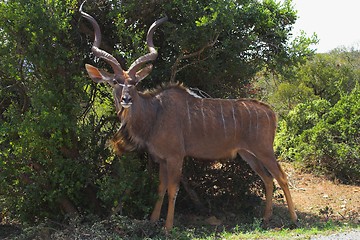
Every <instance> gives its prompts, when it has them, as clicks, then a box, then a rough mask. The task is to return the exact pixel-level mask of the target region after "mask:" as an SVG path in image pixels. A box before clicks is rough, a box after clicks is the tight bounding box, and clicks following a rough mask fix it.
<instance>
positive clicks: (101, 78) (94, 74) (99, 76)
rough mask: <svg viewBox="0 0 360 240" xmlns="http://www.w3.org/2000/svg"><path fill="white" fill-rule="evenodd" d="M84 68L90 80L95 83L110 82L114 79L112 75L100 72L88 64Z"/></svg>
mask: <svg viewBox="0 0 360 240" xmlns="http://www.w3.org/2000/svg"><path fill="white" fill-rule="evenodd" d="M85 68H86V71H87V72H88V74H89V76H90V78H91V79H92V80H93V81H94V82H96V83H101V82H107V81H111V80H112V79H113V78H114V76H113V74H111V73H108V72H105V71H104V70H100V69H98V68H96V67H94V66H92V65H90V64H85Z"/></svg>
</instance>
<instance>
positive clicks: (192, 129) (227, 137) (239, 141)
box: [148, 86, 276, 160]
mask: <svg viewBox="0 0 360 240" xmlns="http://www.w3.org/2000/svg"><path fill="white" fill-rule="evenodd" d="M154 98H155V99H157V101H158V104H159V105H160V106H159V109H161V110H158V113H157V115H156V116H155V117H156V121H153V122H154V125H152V126H149V127H151V128H152V129H153V131H152V136H150V137H149V139H148V141H149V142H148V145H150V146H152V147H151V148H156V149H158V148H159V150H158V151H161V152H164V153H162V154H161V155H166V153H165V152H167V151H173V153H171V154H179V155H183V156H191V157H195V158H199V159H212V160H214V159H229V158H234V157H235V156H236V155H237V153H238V152H239V150H240V149H247V150H248V151H251V152H255V151H257V150H258V149H259V148H261V149H267V150H269V151H272V149H273V140H274V135H275V130H276V116H275V113H274V112H273V111H272V110H271V109H270V108H269V107H268V106H267V105H266V104H264V103H261V102H258V101H256V100H250V99H238V100H235V99H234V100H233V99H231V100H230V99H213V98H200V97H197V96H196V95H195V94H194V93H192V92H191V91H190V90H188V89H186V88H184V87H181V86H173V87H171V88H168V89H166V90H164V91H162V92H159V93H158V94H156V95H155V96H154ZM153 141H154V142H155V143H152V142H153ZM153 145H155V146H153ZM161 146H164V147H163V148H162V147H161ZM172 146H174V147H172ZM168 154H170V153H168Z"/></svg>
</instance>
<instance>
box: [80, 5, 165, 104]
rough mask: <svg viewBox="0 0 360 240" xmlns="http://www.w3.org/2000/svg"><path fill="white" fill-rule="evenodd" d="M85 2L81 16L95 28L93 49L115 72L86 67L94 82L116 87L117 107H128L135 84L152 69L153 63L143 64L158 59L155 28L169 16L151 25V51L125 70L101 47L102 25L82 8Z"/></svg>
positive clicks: (88, 65)
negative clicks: (154, 38)
mask: <svg viewBox="0 0 360 240" xmlns="http://www.w3.org/2000/svg"><path fill="white" fill-rule="evenodd" d="M85 2H86V1H84V2H83V3H82V4H81V6H80V9H79V11H80V13H81V16H83V17H84V18H86V19H87V20H88V21H89V22H90V23H91V24H92V26H93V28H94V32H95V38H94V43H93V46H92V48H91V50H92V52H93V53H94V55H95V56H96V57H98V58H102V59H104V60H105V61H106V62H107V63H109V64H110V65H111V67H112V69H113V71H114V73H109V72H107V71H105V70H102V69H98V68H96V67H94V66H92V65H90V64H85V68H86V70H87V72H88V74H89V76H90V77H91V79H92V80H93V81H94V82H96V83H101V82H103V83H107V84H109V85H110V86H111V87H112V88H113V89H114V97H115V105H116V106H117V108H118V107H120V106H119V103H120V104H121V106H122V107H123V108H128V107H130V106H131V104H132V96H133V94H136V89H135V86H136V85H137V84H138V83H139V82H140V81H141V80H142V79H144V78H145V77H146V76H147V75H149V73H150V72H151V70H152V64H147V65H146V66H145V67H143V65H144V64H145V63H148V62H149V61H153V60H155V59H156V57H157V55H158V53H157V51H156V49H155V47H154V44H153V35H154V32H155V29H156V28H157V27H158V26H159V25H160V24H162V23H163V22H165V21H167V17H164V18H161V19H159V20H157V21H155V22H154V23H153V24H152V25H151V26H150V28H149V30H148V32H147V37H146V42H147V46H148V49H149V53H148V54H145V55H143V56H141V57H139V58H138V59H136V60H135V61H134V62H133V63H132V64H131V65H130V67H129V69H128V70H127V71H125V70H123V69H122V68H121V66H120V64H119V62H118V61H117V60H116V58H115V57H113V56H112V55H111V54H109V53H107V52H106V51H104V50H101V49H100V48H99V47H100V43H101V31H100V27H99V24H98V23H97V22H96V20H95V19H94V18H93V17H92V16H90V15H89V14H87V13H85V12H84V11H83V10H82V8H83V5H84V3H85ZM119 110H120V109H117V111H119Z"/></svg>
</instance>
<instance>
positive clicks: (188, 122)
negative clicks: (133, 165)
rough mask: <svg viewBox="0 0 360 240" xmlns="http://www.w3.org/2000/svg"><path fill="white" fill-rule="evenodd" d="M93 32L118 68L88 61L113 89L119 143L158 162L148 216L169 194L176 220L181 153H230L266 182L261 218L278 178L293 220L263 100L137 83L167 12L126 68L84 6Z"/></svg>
mask: <svg viewBox="0 0 360 240" xmlns="http://www.w3.org/2000/svg"><path fill="white" fill-rule="evenodd" d="M80 12H81V14H82V16H83V17H84V18H86V19H87V20H89V21H90V22H91V24H92V25H93V28H94V31H95V40H94V43H93V46H92V51H93V53H94V55H95V56H97V57H99V58H102V59H104V60H105V61H106V62H108V63H109V64H110V65H111V66H112V68H113V71H114V73H113V74H111V73H108V72H105V71H104V70H99V69H98V68H96V67H93V66H91V65H88V64H86V65H85V67H86V70H87V72H88V74H89V75H90V77H91V78H92V79H93V80H94V81H95V82H97V83H99V82H104V83H107V84H109V85H110V86H111V87H112V88H113V94H114V99H115V106H116V111H117V114H118V117H119V118H120V120H121V128H120V130H119V132H118V133H117V135H118V139H119V140H118V142H116V143H115V145H117V147H118V148H120V149H125V150H126V149H127V150H133V149H136V148H142V149H145V150H146V151H147V152H148V153H149V154H150V155H151V156H152V158H153V159H154V160H155V161H156V162H158V163H159V165H160V173H159V177H160V184H159V189H158V194H159V198H158V200H157V202H156V204H155V208H154V210H153V212H152V214H151V221H152V222H155V221H157V220H158V219H159V217H160V210H161V206H162V203H163V198H164V195H165V193H166V191H167V193H168V200H169V204H168V212H167V218H166V223H165V228H166V230H169V229H171V228H172V226H173V221H174V208H175V200H176V195H177V192H178V188H179V182H180V178H181V172H182V166H183V159H184V157H186V156H190V157H194V158H197V159H204V160H206V159H230V158H234V157H235V156H236V155H237V154H239V155H240V156H241V157H242V158H243V159H244V160H245V161H246V162H247V163H248V164H249V165H250V166H251V168H252V169H253V170H254V171H255V172H256V173H257V174H259V176H260V177H261V179H262V180H263V181H264V183H265V188H266V207H265V214H264V220H265V221H268V220H269V218H270V217H271V215H272V194H273V178H275V179H276V180H277V181H278V183H279V185H280V187H281V188H282V189H283V191H284V193H285V197H286V200H287V204H288V209H289V212H290V216H291V219H292V220H293V221H294V222H296V220H297V216H296V213H295V209H294V204H293V201H292V199H291V195H290V191H289V187H288V181H287V177H286V174H285V173H284V172H283V170H282V169H281V167H280V165H279V164H278V162H277V161H276V158H275V155H274V150H273V141H274V136H275V130H276V116H275V113H274V112H273V111H272V110H271V109H270V107H269V106H267V105H266V104H264V103H261V102H258V101H256V100H249V99H233V100H229V99H211V98H200V97H198V96H197V95H196V94H194V93H193V92H191V91H190V90H189V89H187V88H185V87H183V86H182V85H179V84H177V85H170V86H168V87H167V88H163V89H161V90H157V91H153V92H138V91H137V90H136V84H138V83H139V82H140V81H141V80H142V79H143V78H145V77H146V76H147V75H148V74H149V73H150V71H151V68H152V65H151V64H149V65H147V66H145V67H144V68H142V66H143V64H145V63H147V62H149V61H152V60H155V59H156V57H157V51H156V50H155V47H154V44H153V33H154V31H155V29H156V28H157V27H158V26H159V25H160V24H161V23H163V22H164V21H166V20H167V18H162V19H160V20H157V21H156V22H154V23H153V25H152V26H151V27H150V29H149V31H148V33H147V46H148V48H149V53H148V54H146V55H144V56H142V57H139V58H138V59H137V60H136V61H135V62H134V63H133V64H131V66H130V68H129V70H127V71H124V70H123V69H122V68H121V66H120V64H119V63H118V61H117V60H116V59H115V58H114V57H113V56H112V55H110V54H109V53H107V52H105V51H103V50H100V49H99V47H100V41H101V40H100V38H101V32H100V28H99V25H98V24H97V22H96V20H95V19H94V18H93V17H91V16H90V15H88V14H87V13H85V12H83V11H82V6H81V7H80Z"/></svg>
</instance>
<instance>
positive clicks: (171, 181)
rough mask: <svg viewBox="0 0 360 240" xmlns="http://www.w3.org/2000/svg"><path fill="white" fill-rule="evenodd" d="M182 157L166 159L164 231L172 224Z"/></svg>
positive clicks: (169, 228)
mask: <svg viewBox="0 0 360 240" xmlns="http://www.w3.org/2000/svg"><path fill="white" fill-rule="evenodd" d="M182 164H183V158H172V159H170V160H169V161H167V174H168V185H167V189H168V198H169V205H168V213H167V217H166V223H165V231H166V232H169V231H170V230H171V228H172V227H173V225H174V212H175V202H176V196H177V193H178V191H179V183H180V180H181V172H182Z"/></svg>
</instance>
